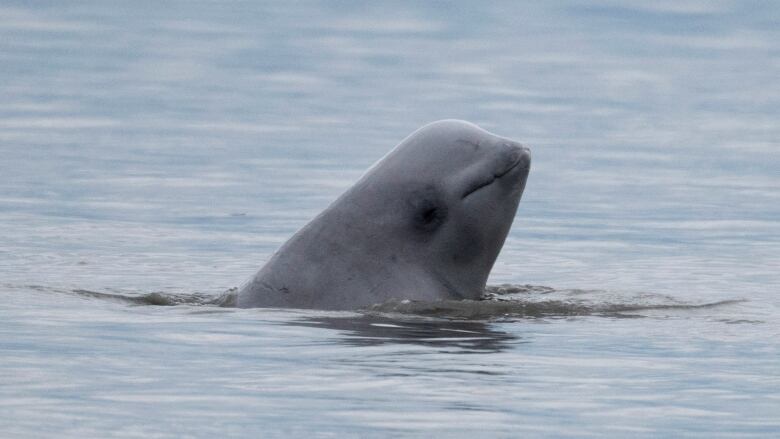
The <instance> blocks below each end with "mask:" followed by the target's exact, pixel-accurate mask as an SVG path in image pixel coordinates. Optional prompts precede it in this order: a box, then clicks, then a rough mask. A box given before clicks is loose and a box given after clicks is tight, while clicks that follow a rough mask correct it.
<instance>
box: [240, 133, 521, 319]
mask: <svg viewBox="0 0 780 439" xmlns="http://www.w3.org/2000/svg"><path fill="white" fill-rule="evenodd" d="M530 163H531V156H530V152H529V150H528V148H526V147H525V146H523V145H521V144H519V143H518V142H515V141H512V140H509V139H506V138H503V137H499V136H496V135H494V134H491V133H489V132H487V131H485V130H483V129H481V128H479V127H477V126H476V125H474V124H471V123H468V122H464V121H458V120H443V121H438V122H433V123H431V124H428V125H426V126H424V127H422V128H420V129H418V130H417V131H415V132H414V133H412V134H411V135H409V136H408V137H407V138H406V139H404V140H403V141H402V142H401V143H400V144H399V145H398V146H396V147H395V148H394V149H393V150H391V151H390V152H389V153H388V154H387V155H386V156H385V157H383V158H382V159H380V160H379V161H378V162H377V163H375V164H374V165H373V166H372V167H370V168H369V169H368V171H366V173H365V174H364V175H363V176H362V177H361V178H360V179H359V180H358V181H357V182H356V183H355V184H354V185H353V186H352V187H351V188H350V189H348V190H347V191H346V192H345V193H344V194H343V195H341V196H340V197H339V198H338V199H337V200H336V201H334V202H333V203H332V204H331V205H330V206H329V207H328V208H327V209H325V210H324V211H323V212H322V213H321V214H320V215H318V216H317V217H316V218H315V219H313V220H312V221H311V222H310V223H309V224H307V225H306V226H304V227H303V228H302V229H301V230H300V231H298V232H297V233H296V234H295V235H294V236H293V237H292V238H291V239H290V240H289V241H288V242H287V243H285V244H284V245H283V246H282V247H281V248H280V249H279V251H277V252H276V253H275V254H274V255H273V256H272V258H271V260H270V261H269V262H268V263H266V265H265V266H264V267H262V268H261V270H260V271H259V272H258V273H257V275H255V277H254V278H253V279H252V280H250V282H248V283H247V284H246V285H245V286H244V287H242V289H241V292H240V293H239V298H238V303H239V306H279V307H298V308H320V309H354V308H359V307H362V306H367V305H371V304H374V303H379V302H384V301H386V300H388V299H412V300H438V299H462V298H467V299H475V298H478V297H479V296H480V295H481V294H482V292H483V290H484V287H485V284H486V282H487V279H488V275H489V274H490V270H491V269H492V267H493V264H494V263H495V261H496V258H497V256H498V254H499V252H500V250H501V247H502V246H503V244H504V240H505V239H506V236H507V234H508V232H509V229H510V227H511V225H512V221H513V219H514V216H515V212H516V210H517V207H518V203H519V202H520V197H521V195H522V193H523V189H524V188H525V183H526V179H527V177H528V172H529V169H530Z"/></svg>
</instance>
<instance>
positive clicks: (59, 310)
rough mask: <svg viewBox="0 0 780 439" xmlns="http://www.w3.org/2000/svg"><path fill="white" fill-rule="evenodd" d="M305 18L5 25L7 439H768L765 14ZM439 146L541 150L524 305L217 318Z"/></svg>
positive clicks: (373, 12) (97, 8)
mask: <svg viewBox="0 0 780 439" xmlns="http://www.w3.org/2000/svg"><path fill="white" fill-rule="evenodd" d="M288 3H289V2H284V3H281V2H279V3H267V4H266V3H257V2H246V3H240V2H235V3H221V2H182V3H176V2H167V3H165V4H159V3H158V2H132V3H128V4H109V3H106V2H67V3H62V2H37V3H35V4H30V3H28V2H16V1H5V2H3V4H2V5H0V99H1V100H2V102H3V105H2V107H0V157H2V159H0V430H1V431H3V436H4V437H14V438H17V437H19V438H25V437H30V438H33V437H34V438H38V437H80V438H81V437H106V436H112V437H214V436H220V437H249V436H262V437H291V436H297V437H431V436H438V437H443V436H447V437H474V435H475V434H476V435H478V436H491V437H518V436H531V437H566V436H568V437H589V436H590V437H627V436H630V437H681V436H684V437H702V438H709V437H713V436H718V437H739V438H745V437H773V436H775V435H777V434H778V432H780V343H779V342H778V340H779V339H780V318H779V317H778V312H780V298H779V297H778V292H780V274H778V271H780V270H778V267H780V224H779V223H778V218H779V217H780V180H779V179H778V175H780V172H779V171H780V154H779V153H778V149H779V148H780V144H779V143H778V139H780V125H778V123H777V121H778V118H779V117H778V116H780V98H778V97H779V96H780V81H779V80H778V78H780V44H778V43H777V42H778V41H780V27H778V26H777V23H778V21H779V20H780V8H778V6H777V5H776V4H774V3H772V2H759V1H757V2H728V1H725V2H695V1H674V2H653V4H652V5H649V4H647V3H646V2H621V3H617V2H611V1H601V2H587V3H586V2H555V3H550V2H533V3H530V2H529V3H520V2H505V3H504V2H495V3H491V4H490V5H484V4H481V3H478V2H448V3H425V4H418V3H376V4H373V3H372V4H362V3H351V2H322V3H318V2H296V3H291V4H288ZM441 118H461V119H467V120H470V121H473V122H475V123H477V124H479V125H481V126H483V127H484V128H486V129H489V130H491V131H494V132H496V133H498V134H500V135H503V136H506V137H510V138H515V139H518V140H521V141H523V142H525V143H527V144H528V145H529V146H530V147H531V148H532V151H533V155H534V163H533V167H532V170H531V175H530V177H529V181H528V185H527V187H526V191H525V195H524V198H523V201H522V202H521V204H520V210H519V212H518V216H517V218H516V220H515V225H514V227H513V229H512V231H511V233H510V236H509V238H508V239H507V243H506V245H505V247H504V250H503V252H502V254H501V255H500V257H499V260H498V262H497V263H496V266H495V268H494V271H493V273H492V275H491V280H490V284H491V285H502V284H508V285H509V287H504V288H499V287H495V288H493V289H492V290H491V292H492V293H493V294H492V300H490V301H485V302H479V303H443V304H404V303H388V304H380V305H377V306H376V307H374V308H373V309H370V310H365V311H361V312H343V313H325V312H317V311H296V310H285V311H279V310H263V309H253V310H238V309H235V308H230V307H221V306H218V303H216V302H219V301H220V300H221V299H220V298H222V299H224V298H225V297H228V298H229V289H230V288H233V287H236V286H238V285H239V284H240V283H241V282H242V281H244V280H245V279H246V278H248V277H249V276H250V275H251V274H253V273H254V271H255V270H256V269H257V268H258V267H259V265H260V264H261V263H262V262H263V261H264V260H266V259H267V258H268V256H269V255H270V254H271V252H273V250H274V249H275V248H276V247H277V246H278V245H280V244H281V243H282V242H283V241H284V240H285V239H286V238H287V237H289V236H290V235H291V234H292V233H293V232H294V231H295V230H297V228H299V227H300V226H302V225H303V224H305V223H306V221H307V220H308V219H310V218H311V217H312V216H313V215H315V214H316V213H317V212H319V211H320V210H321V209H322V208H324V207H325V206H326V205H327V204H328V202H329V201H331V200H332V199H333V198H335V197H336V196H337V195H338V194H339V193H340V192H341V191H343V190H344V189H345V188H347V187H349V185H350V184H351V183H352V182H353V181H354V180H355V179H356V178H357V177H358V176H359V175H360V174H361V172H362V171H363V170H364V169H366V168H367V167H368V166H369V165H370V164H371V163H373V162H374V161H375V160H377V159H378V158H380V157H381V156H382V155H383V154H384V153H386V152H387V150H388V149H389V148H391V147H392V146H394V145H395V144H396V143H397V142H398V141H400V140H401V139H402V138H403V137H404V136H406V135H407V134H409V133H410V132H411V131H413V130H414V129H416V128H418V127H419V126H421V125H422V124H424V123H427V122H429V121H433V120H436V119H441ZM526 285H528V286H526ZM226 291H227V292H228V294H227V295H226V296H223V293H225V292H226ZM165 304H167V305H171V304H173V305H175V306H156V305H165Z"/></svg>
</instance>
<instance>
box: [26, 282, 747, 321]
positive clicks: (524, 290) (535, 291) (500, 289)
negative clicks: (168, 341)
mask: <svg viewBox="0 0 780 439" xmlns="http://www.w3.org/2000/svg"><path fill="white" fill-rule="evenodd" d="M17 288H19V287H17ZM22 288H24V289H31V290H36V291H42V292H52V293H66V294H71V295H77V296H79V297H86V298H90V299H98V300H111V301H118V302H124V303H127V304H131V305H141V306H144V305H145V306H180V305H187V306H216V307H223V308H232V307H235V306H236V299H237V297H238V289H237V288H230V289H228V290H226V291H224V292H222V293H221V294H218V295H212V294H204V293H173V292H162V291H155V292H150V293H143V292H139V293H127V292H125V291H114V290H107V291H92V290H87V289H72V290H64V289H57V288H47V287H42V286H35V285H28V286H25V287H22ZM744 301H745V300H743V299H733V300H721V301H716V302H707V303H688V302H683V301H680V300H678V299H676V298H674V297H672V296H668V295H663V294H653V293H634V294H627V293H619V292H614V291H606V290H584V289H555V288H552V287H548V286H542V285H509V284H504V285H494V286H488V287H487V288H486V289H485V293H484V295H483V296H482V297H481V298H480V299H479V300H441V301H435V302H421V301H414V300H389V301H387V302H384V303H378V304H375V305H372V306H369V307H366V308H363V309H360V310H358V312H360V313H363V314H367V315H373V316H377V315H391V314H395V315H399V314H400V315H407V316H421V317H435V318H444V319H465V320H496V319H505V318H567V317H576V316H593V315H596V316H610V317H620V318H631V317H644V316H646V315H647V314H648V312H649V311H658V310H668V311H672V310H677V311H686V310H687V311H692V310H700V309H708V308H715V307H720V306H727V305H731V304H736V303H740V302H744Z"/></svg>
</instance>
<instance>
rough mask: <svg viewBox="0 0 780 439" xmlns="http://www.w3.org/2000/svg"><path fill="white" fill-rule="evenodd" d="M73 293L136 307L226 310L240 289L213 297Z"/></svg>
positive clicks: (233, 303) (204, 295) (80, 290)
mask: <svg viewBox="0 0 780 439" xmlns="http://www.w3.org/2000/svg"><path fill="white" fill-rule="evenodd" d="M71 293H73V294H76V295H79V296H82V297H89V298H93V299H102V300H116V301H120V302H126V303H131V304H134V305H153V306H176V305H194V306H201V305H213V306H220V307H225V308H231V307H235V306H236V297H237V296H238V288H231V289H229V290H226V291H225V292H224V293H222V294H220V295H218V296H216V297H215V296H213V295H208V294H203V293H190V294H186V293H165V292H159V291H155V292H152V293H145V294H137V295H136V294H122V293H115V292H99V291H90V290H83V289H76V290H71Z"/></svg>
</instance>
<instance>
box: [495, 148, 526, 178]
mask: <svg viewBox="0 0 780 439" xmlns="http://www.w3.org/2000/svg"><path fill="white" fill-rule="evenodd" d="M503 147H504V151H503V155H504V156H505V157H506V158H505V166H506V168H505V169H504V170H502V171H499V174H501V175H503V174H506V173H507V172H509V171H511V170H512V169H514V168H519V169H525V170H528V169H529V168H530V167H531V150H530V149H528V147H527V146H524V145H521V144H520V143H517V142H507V143H504V144H503Z"/></svg>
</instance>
